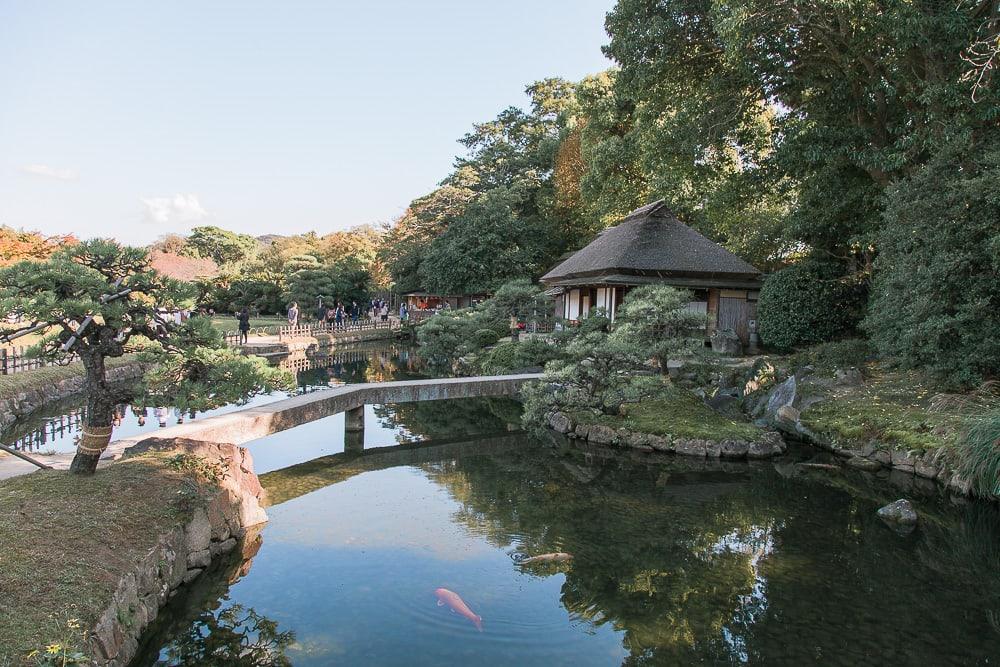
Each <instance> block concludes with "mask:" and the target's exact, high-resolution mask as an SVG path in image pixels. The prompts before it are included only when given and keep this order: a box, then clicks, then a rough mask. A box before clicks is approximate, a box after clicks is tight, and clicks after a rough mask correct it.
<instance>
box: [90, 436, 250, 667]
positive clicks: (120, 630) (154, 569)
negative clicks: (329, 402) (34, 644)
mask: <svg viewBox="0 0 1000 667" xmlns="http://www.w3.org/2000/svg"><path fill="white" fill-rule="evenodd" d="M148 451H160V452H167V453H170V454H181V455H183V456H186V457H197V458H192V459H189V460H192V461H197V462H198V463H197V465H199V466H201V467H203V468H204V469H205V470H215V471H218V472H219V474H218V477H217V478H216V480H215V481H214V482H213V483H212V484H211V485H210V487H209V488H205V489H201V491H202V493H200V494H199V498H201V502H199V503H198V504H197V506H196V507H195V508H194V509H193V511H192V512H191V514H190V517H189V518H188V519H187V521H186V522H184V523H183V524H179V525H177V526H174V527H172V528H170V529H169V530H167V531H166V532H164V533H163V534H162V535H161V536H160V539H159V541H158V542H157V544H156V546H155V547H153V548H152V549H150V550H149V552H148V553H147V554H146V556H145V557H144V558H142V559H141V560H140V561H139V562H138V563H137V564H136V566H135V568H134V569H133V570H131V571H128V572H123V573H122V574H121V578H120V579H119V581H118V586H117V589H116V590H115V593H114V595H113V596H112V598H111V600H110V601H109V603H108V606H107V608H106V609H105V611H104V612H103V613H102V614H101V615H100V617H99V620H98V621H97V623H96V624H95V626H94V627H93V628H92V629H91V631H90V634H89V638H88V644H89V646H88V649H89V654H90V656H91V659H92V661H93V664H96V665H108V666H112V667H124V666H125V665H127V664H128V663H129V661H131V660H132V658H134V657H135V655H136V652H137V650H138V648H139V642H140V638H141V636H142V633H143V631H144V630H145V629H146V628H147V627H148V626H149V624H150V623H152V622H153V621H154V620H155V619H156V617H157V616H158V614H159V611H160V609H161V608H162V607H163V606H164V605H165V604H166V602H167V601H168V600H169V599H170V598H172V597H173V596H175V595H177V594H178V593H180V592H181V591H183V589H184V587H185V586H186V585H189V584H191V583H192V582H193V581H194V580H195V579H197V578H198V577H199V576H200V575H201V574H202V573H203V572H204V571H205V570H206V569H208V568H210V566H211V565H212V564H213V561H216V560H217V559H221V558H223V557H230V556H231V554H232V552H234V551H235V550H237V549H239V550H240V555H241V557H242V558H243V559H244V560H246V559H248V558H250V557H252V556H253V554H254V553H255V551H256V549H257V548H258V547H259V528H260V526H262V525H263V524H264V523H265V522H266V521H267V514H266V513H265V512H264V509H263V500H264V497H263V496H264V491H263V488H262V487H261V485H260V482H259V481H258V479H257V475H256V473H255V472H254V469H253V459H252V458H251V456H250V453H249V452H248V451H246V450H245V449H243V448H241V447H238V446H236V445H231V444H222V443H214V442H199V441H194V440H183V439H161V438H148V439H146V440H144V441H142V442H140V443H139V444H137V445H135V446H134V447H132V448H131V449H130V450H129V451H128V452H127V454H126V456H133V455H136V454H139V453H143V452H148Z"/></svg>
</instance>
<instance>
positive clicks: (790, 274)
mask: <svg viewBox="0 0 1000 667" xmlns="http://www.w3.org/2000/svg"><path fill="white" fill-rule="evenodd" d="M866 296H867V291H866V290H865V288H864V287H863V286H862V285H860V284H858V283H857V282H856V281H854V280H851V279H850V278H845V277H844V276H843V275H842V274H841V271H840V270H839V268H838V267H837V266H836V265H834V264H824V263H820V262H814V261H805V262H802V263H800V264H794V265H792V266H789V267H787V268H784V269H782V270H780V271H778V272H776V273H773V274H771V275H770V276H768V277H767V279H766V280H765V281H764V286H763V287H762V288H761V290H760V300H759V301H758V303H757V331H758V332H759V333H760V339H761V342H763V343H764V345H767V346H768V347H772V348H775V349H777V350H789V349H791V348H793V347H797V346H800V345H813V344H815V343H825V342H827V341H831V340H836V339H838V338H843V337H844V336H847V335H850V334H852V333H854V332H856V331H857V327H858V323H859V322H860V320H861V316H862V314H863V312H864V302H865V298H866Z"/></svg>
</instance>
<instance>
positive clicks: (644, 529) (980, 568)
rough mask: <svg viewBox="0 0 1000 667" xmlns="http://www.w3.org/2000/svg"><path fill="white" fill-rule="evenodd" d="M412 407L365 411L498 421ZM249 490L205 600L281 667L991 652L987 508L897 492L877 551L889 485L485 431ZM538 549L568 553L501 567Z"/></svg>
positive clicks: (344, 459)
mask: <svg viewBox="0 0 1000 667" xmlns="http://www.w3.org/2000/svg"><path fill="white" fill-rule="evenodd" d="M424 405H426V406H440V407H435V408H434V409H430V408H424V409H412V410H410V409H403V408H402V406H400V407H398V408H397V409H396V410H395V411H393V412H391V413H387V415H386V417H385V418H386V419H391V421H392V424H393V426H394V427H395V428H397V429H400V430H405V431H406V432H408V433H414V434H421V435H425V436H426V435H430V436H432V437H433V436H435V435H442V436H443V434H454V433H456V432H461V430H462V429H463V428H467V427H468V423H467V422H469V421H473V422H476V423H478V424H480V425H482V424H484V423H485V424H493V423H494V422H493V421H492V420H495V423H496V424H506V423H507V422H506V421H505V419H504V418H503V417H502V416H501V415H503V414H505V413H504V410H506V409H507V408H506V407H504V408H502V409H501V408H498V407H497V406H492V407H490V406H489V405H487V404H480V405H478V406H466V407H455V406H454V405H453V404H452V403H450V402H441V403H429V404H424ZM448 406H451V409H450V414H451V415H452V419H453V420H454V421H455V422H459V423H458V424H457V425H455V424H449V419H448V414H449V409H448ZM407 407H409V406H407ZM505 427H506V426H505ZM265 442H266V439H265V440H264V441H261V443H262V444H263V443H265ZM262 482H263V483H264V485H265V488H267V490H268V492H269V494H271V502H272V506H271V507H270V508H269V510H268V512H269V515H270V516H271V522H270V524H269V525H268V526H267V528H266V529H265V532H264V538H265V542H264V547H263V548H262V549H261V552H260V554H259V556H258V557H257V559H256V562H255V564H254V567H253V569H252V570H251V571H250V572H249V573H248V574H247V576H246V577H245V578H244V579H243V580H242V581H240V582H238V583H237V584H235V585H233V586H232V587H230V588H229V589H228V591H227V595H228V596H229V598H230V599H231V601H232V602H233V603H236V604H240V605H243V606H244V607H245V608H251V607H252V608H254V609H256V610H257V611H258V612H259V613H260V614H263V615H265V616H267V617H268V618H272V619H275V621H276V622H278V624H279V625H280V627H281V628H285V629H287V630H290V631H294V632H295V633H296V637H297V639H296V641H295V642H294V643H293V644H291V645H289V646H288V647H287V652H286V654H287V656H288V657H289V659H290V660H291V661H292V662H293V663H294V664H296V665H299V664H302V665H326V664H331V663H332V662H340V663H344V664H390V665H391V664H399V665H404V664H405V665H417V664H428V665H432V664H452V663H455V662H458V661H467V660H478V661H479V662H481V663H483V664H519V665H527V664H539V665H541V664H544V665H553V664H567V665H587V664H592V665H607V664H623V665H660V664H665V665H673V664H688V663H692V662H708V663H723V664H731V663H759V662H779V663H782V664H812V663H816V662H823V663H830V664H845V665H846V664H858V663H864V664H872V663H877V664H992V663H991V661H992V660H993V659H994V657H995V656H996V655H1000V632H998V629H997V625H998V624H997V619H998V618H1000V574H998V573H1000V546H998V545H1000V519H998V516H997V511H996V508H995V507H992V506H981V505H975V506H971V507H966V508H955V507H952V506H951V505H950V504H949V503H948V502H947V501H945V500H942V499H937V498H934V497H920V498H918V499H917V502H918V506H919V508H920V511H921V514H922V517H923V518H922V523H921V527H920V528H919V529H918V531H916V532H915V533H914V534H912V535H910V536H907V537H900V536H898V535H896V534H894V533H893V532H892V531H890V530H888V529H887V528H886V527H885V526H884V525H882V524H881V522H880V521H879V520H878V519H877V518H876V516H875V509H876V508H877V507H878V506H879V504H880V503H883V502H886V501H888V500H892V499H895V498H896V497H899V491H898V490H896V489H893V488H892V487H891V486H889V485H887V484H886V483H884V482H881V481H879V480H877V479H875V478H873V477H872V476H869V475H865V474H861V473H851V472H848V473H844V474H830V473H829V472H828V471H814V470H811V469H808V468H803V467H801V466H795V465H794V462H791V461H787V460H786V461H783V462H778V463H777V464H772V463H765V462H760V463H749V464H748V463H735V462H733V463H726V462H712V461H704V460H702V461H697V460H692V459H686V458H683V457H676V458H669V457H664V458H658V457H655V456H647V455H638V454H636V455H627V454H624V453H623V452H621V451H620V450H608V449H603V448H600V447H594V446H589V445H581V444H579V443H566V442H562V443H557V446H552V444H551V443H541V442H538V441H534V440H532V439H529V438H528V437H527V436H524V435H522V434H510V433H506V434H503V433H500V434H495V435H493V436H490V437H472V438H470V439H469V440H467V441H464V442H462V441H459V442H444V443H440V442H439V443H438V444H433V441H432V443H431V444H427V445H418V446H415V445H404V446H395V447H387V448H379V449H374V450H366V451H364V452H363V453H358V452H346V453H337V454H334V455H331V456H327V457H324V458H321V459H317V460H314V461H309V462H306V463H300V464H295V465H291V466H287V467H285V468H282V469H278V470H274V471H273V472H271V473H268V474H265V475H263V476H262ZM557 551H561V552H568V553H571V554H573V556H574V557H573V559H572V560H571V561H568V562H561V563H549V564H541V565H534V566H531V567H521V566H518V565H517V564H516V562H515V556H516V555H518V554H526V555H536V554H541V553H550V552H557ZM438 587H443V588H447V589H449V590H452V591H455V592H457V593H458V594H460V595H461V597H462V598H463V600H465V601H466V602H467V603H468V605H469V606H470V607H471V608H472V609H474V610H475V613H476V614H479V615H481V616H482V617H483V619H484V621H483V625H484V632H483V633H482V634H479V633H478V632H476V631H475V628H473V627H471V625H470V624H469V623H468V621H464V619H462V618H461V617H459V616H458V615H457V614H454V613H451V612H449V611H448V610H447V609H442V608H441V607H438V606H437V605H436V602H435V599H434V594H433V591H434V590H435V589H436V588H438ZM227 604H228V603H227ZM203 626H204V623H203ZM185 632H187V630H186V631H185ZM178 636H183V634H181V635H178ZM164 650H167V649H164ZM147 664H148V663H147Z"/></svg>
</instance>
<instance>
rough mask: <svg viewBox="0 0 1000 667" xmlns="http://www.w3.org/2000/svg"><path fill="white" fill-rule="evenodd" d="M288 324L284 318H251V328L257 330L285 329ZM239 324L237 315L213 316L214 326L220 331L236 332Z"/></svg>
mask: <svg viewBox="0 0 1000 667" xmlns="http://www.w3.org/2000/svg"><path fill="white" fill-rule="evenodd" d="M287 324H288V320H287V319H285V318H284V317H273V316H266V317H264V316H262V317H251V318H250V328H251V329H256V328H257V327H279V326H281V327H283V326H286V325H287ZM237 325H238V322H237V321H236V316H235V315H213V316H212V326H213V327H215V328H216V329H218V330H219V331H236V327H237Z"/></svg>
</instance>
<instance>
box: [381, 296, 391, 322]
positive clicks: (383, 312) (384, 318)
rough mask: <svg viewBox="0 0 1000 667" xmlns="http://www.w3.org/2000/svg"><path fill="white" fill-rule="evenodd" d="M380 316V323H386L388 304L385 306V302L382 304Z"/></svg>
mask: <svg viewBox="0 0 1000 667" xmlns="http://www.w3.org/2000/svg"><path fill="white" fill-rule="evenodd" d="M381 314H382V321H383V322H386V321H388V320H389V304H387V303H386V302H385V301H383V302H382V310H381Z"/></svg>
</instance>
